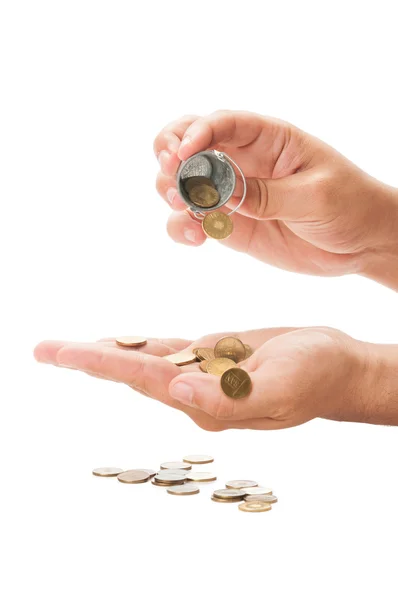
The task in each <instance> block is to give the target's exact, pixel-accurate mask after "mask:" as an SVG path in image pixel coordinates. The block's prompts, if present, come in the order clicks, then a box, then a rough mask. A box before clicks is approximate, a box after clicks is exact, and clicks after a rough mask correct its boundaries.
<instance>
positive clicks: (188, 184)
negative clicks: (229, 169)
mask: <svg viewBox="0 0 398 600" xmlns="http://www.w3.org/2000/svg"><path fill="white" fill-rule="evenodd" d="M183 183H184V188H185V189H186V190H187V192H188V194H189V193H190V192H191V190H192V189H193V188H194V187H197V186H198V185H208V186H210V187H212V188H214V189H215V187H216V186H215V185H214V182H213V181H212V180H211V179H209V178H208V177H203V176H202V175H197V176H195V177H189V179H185V180H184V181H183Z"/></svg>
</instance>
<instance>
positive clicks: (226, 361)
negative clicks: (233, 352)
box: [206, 358, 236, 377]
mask: <svg viewBox="0 0 398 600" xmlns="http://www.w3.org/2000/svg"><path fill="white" fill-rule="evenodd" d="M233 367H236V363H235V361H233V360H231V359H230V358H214V359H213V360H209V361H208V362H207V368H206V370H207V372H208V373H209V374H210V375H218V376H219V377H221V375H222V374H223V373H225V371H228V369H231V368H233Z"/></svg>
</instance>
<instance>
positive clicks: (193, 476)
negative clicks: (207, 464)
mask: <svg viewBox="0 0 398 600" xmlns="http://www.w3.org/2000/svg"><path fill="white" fill-rule="evenodd" d="M187 479H188V481H196V482H197V483H199V482H203V483H204V482H208V481H215V480H216V479H217V476H216V475H213V473H206V472H200V473H187Z"/></svg>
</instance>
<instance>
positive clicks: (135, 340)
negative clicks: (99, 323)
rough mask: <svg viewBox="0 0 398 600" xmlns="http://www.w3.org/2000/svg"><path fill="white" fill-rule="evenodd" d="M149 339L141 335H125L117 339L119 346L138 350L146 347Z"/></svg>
mask: <svg viewBox="0 0 398 600" xmlns="http://www.w3.org/2000/svg"><path fill="white" fill-rule="evenodd" d="M147 341H148V340H147V339H146V338H144V337H141V336H139V335H125V336H122V337H118V338H116V343H117V345H118V346H125V347H126V348H137V347H138V346H145V344H146V343H147Z"/></svg>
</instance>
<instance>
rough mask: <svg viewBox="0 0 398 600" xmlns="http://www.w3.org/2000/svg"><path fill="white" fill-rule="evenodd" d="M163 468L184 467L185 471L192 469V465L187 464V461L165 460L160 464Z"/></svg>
mask: <svg viewBox="0 0 398 600" xmlns="http://www.w3.org/2000/svg"><path fill="white" fill-rule="evenodd" d="M160 468H161V469H169V470H170V469H173V470H175V469H182V470H183V471H190V470H191V469H192V465H189V464H187V463H186V462H179V461H174V462H164V463H162V464H161V465H160Z"/></svg>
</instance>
